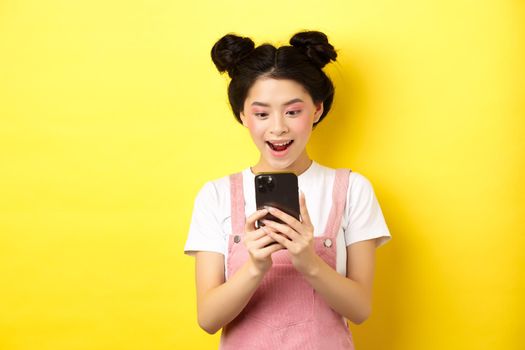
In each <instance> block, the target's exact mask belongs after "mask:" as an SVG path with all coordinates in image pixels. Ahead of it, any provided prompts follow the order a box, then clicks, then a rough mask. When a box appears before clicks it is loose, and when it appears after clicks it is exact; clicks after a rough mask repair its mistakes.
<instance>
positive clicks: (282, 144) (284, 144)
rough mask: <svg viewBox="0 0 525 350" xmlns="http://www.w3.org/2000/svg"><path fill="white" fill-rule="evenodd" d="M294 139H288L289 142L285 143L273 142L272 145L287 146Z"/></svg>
mask: <svg viewBox="0 0 525 350" xmlns="http://www.w3.org/2000/svg"><path fill="white" fill-rule="evenodd" d="M291 142H292V141H287V142H283V143H272V145H274V146H286V145H288V144H290V143H291Z"/></svg>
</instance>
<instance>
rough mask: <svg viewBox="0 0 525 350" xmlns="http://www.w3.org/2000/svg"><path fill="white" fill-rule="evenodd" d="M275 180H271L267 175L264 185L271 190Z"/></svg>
mask: <svg viewBox="0 0 525 350" xmlns="http://www.w3.org/2000/svg"><path fill="white" fill-rule="evenodd" d="M274 182H275V181H274V180H273V178H272V177H271V176H268V181H267V183H266V186H267V187H268V190H270V191H271V190H273V188H274V187H275V183H274Z"/></svg>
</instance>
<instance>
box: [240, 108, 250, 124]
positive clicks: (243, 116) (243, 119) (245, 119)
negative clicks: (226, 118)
mask: <svg viewBox="0 0 525 350" xmlns="http://www.w3.org/2000/svg"><path fill="white" fill-rule="evenodd" d="M239 116H240V117H241V121H242V125H244V126H245V127H248V120H247V118H246V116H245V115H244V112H242V111H241V112H240V113H239Z"/></svg>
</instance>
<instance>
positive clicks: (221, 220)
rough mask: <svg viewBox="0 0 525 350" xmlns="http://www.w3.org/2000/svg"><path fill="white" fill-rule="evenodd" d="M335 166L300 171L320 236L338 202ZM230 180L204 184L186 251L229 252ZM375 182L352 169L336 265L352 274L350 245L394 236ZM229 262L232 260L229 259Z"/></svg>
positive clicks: (251, 198) (247, 174)
mask: <svg viewBox="0 0 525 350" xmlns="http://www.w3.org/2000/svg"><path fill="white" fill-rule="evenodd" d="M242 176H243V191H244V201H245V208H244V209H245V215H246V217H248V216H250V215H252V214H253V213H254V212H255V211H256V206H255V186H254V178H255V175H254V174H253V173H252V171H251V169H250V168H246V169H244V170H243V171H242ZM334 179H335V169H331V168H328V167H325V166H322V165H320V164H318V163H317V162H315V161H314V162H312V164H311V165H310V167H309V168H308V169H307V170H306V171H305V172H303V173H302V174H301V175H299V176H298V183H299V189H300V190H302V191H303V192H304V194H305V198H306V207H307V209H308V213H309V214H310V219H311V221H312V224H313V225H314V236H321V235H323V234H324V232H322V231H323V230H324V229H325V228H326V223H327V221H328V215H329V214H330V210H331V208H332V188H333V184H334ZM230 211H231V206H230V180H229V177H228V176H225V177H222V178H220V179H217V180H214V181H209V182H207V183H205V184H204V186H203V187H202V188H201V190H200V191H199V193H198V194H197V197H196V199H195V204H194V208H193V214H192V219H191V224H190V231H189V234H188V239H187V241H186V245H185V247H184V252H185V253H186V254H190V255H192V254H193V253H194V252H196V251H211V252H217V253H221V254H223V255H224V259H225V262H226V259H227V258H228V236H229V235H230V234H231V233H232V227H231V213H230ZM391 238H392V237H391V235H390V232H389V230H388V227H387V225H386V223H385V219H384V217H383V213H382V212H381V208H380V206H379V203H378V201H377V198H376V196H375V193H374V190H373V187H372V184H371V183H370V181H368V179H367V178H365V177H364V176H363V175H361V174H359V173H356V172H353V171H352V172H351V173H350V178H349V183H348V192H347V195H346V206H345V211H344V214H343V219H342V220H341V227H340V229H339V232H338V234H337V255H336V256H337V258H336V270H337V272H339V273H340V274H342V275H346V247H347V246H349V245H350V244H352V243H356V242H359V241H363V240H368V239H376V247H379V246H381V245H383V244H385V243H386V242H388V241H389V240H390V239H391ZM225 266H226V263H225Z"/></svg>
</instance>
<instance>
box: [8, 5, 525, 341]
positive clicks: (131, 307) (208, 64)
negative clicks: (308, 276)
mask: <svg viewBox="0 0 525 350" xmlns="http://www.w3.org/2000/svg"><path fill="white" fill-rule="evenodd" d="M301 29H316V30H322V31H325V32H326V33H327V34H328V36H329V39H330V41H331V42H332V43H333V45H334V46H335V47H336V48H337V49H338V52H339V57H338V62H337V63H336V64H332V65H330V66H329V67H328V68H327V72H328V73H329V74H330V76H331V77H332V78H333V80H334V83H335V85H336V100H335V102H334V108H333V110H332V112H331V114H330V115H329V116H328V117H327V119H326V120H325V121H324V122H323V123H322V124H320V126H319V127H318V128H317V129H316V130H315V132H314V135H313V138H312V141H311V144H310V153H311V155H313V156H314V158H315V159H317V160H318V161H319V162H320V163H322V164H325V165H329V166H333V167H336V166H345V167H349V168H352V169H353V170H355V171H358V172H360V173H362V174H364V175H365V176H366V177H368V178H369V179H370V181H371V182H372V183H373V185H374V189H375V191H376V194H377V197H378V198H379V201H380V203H381V206H382V208H383V212H384V215H385V217H386V220H387V223H388V225H389V228H390V230H391V233H392V236H393V240H392V242H390V243H389V244H388V245H386V246H385V247H382V248H380V249H379V250H378V254H377V255H378V261H377V273H376V282H375V289H374V310H373V315H372V316H371V318H370V319H369V320H367V321H366V322H365V323H364V324H362V325H359V326H355V325H352V326H351V329H352V330H353V332H354V336H355V341H356V345H357V348H358V349H360V350H365V349H399V350H401V349H402V350H412V349H414V350H416V349H523V348H525V340H524V339H523V330H524V329H525V320H524V316H523V315H524V314H525V301H524V295H525V276H524V274H525V272H524V267H525V252H524V250H525V228H524V224H525V222H524V221H525V219H524V218H525V210H524V209H525V208H524V203H525V186H524V185H523V180H524V179H523V170H524V168H525V164H524V163H525V141H524V133H525V118H524V117H525V113H524V112H525V108H524V97H525V96H524V95H525V93H524V91H525V70H524V62H525V4H524V2H523V1H518V0H514V1H511V0H506V1H503V0H488V1H466V0H446V1H445V0H433V1H417V0H400V1H365V2H363V1H340V2H338V1H300V2H291V1H290V2H286V1H274V0H268V1H265V2H249V1H244V0H243V1H209V2H199V1H195V2H191V4H190V2H187V3H182V2H177V1H167V0H150V1H136V0H131V1H121V0H120V1H100V0H94V1H59V0H48V1H35V0H18V1H15V0H3V1H1V2H0V349H2V350H22V349H23V350H26V349H38V350H47V349H49V350H63V349H64V350H66V349H67V350H71V349H86V350H87V349H89V350H95V349H97V350H98V349H111V350H117V349H126V350H133V349H185V348H192V349H208V348H210V349H211V348H214V347H216V346H217V344H218V339H219V335H218V334H217V335H214V336H209V335H207V334H206V333H205V332H204V331H202V330H200V329H199V327H198V326H197V322H196V312H195V297H194V285H193V259H192V258H190V257H187V256H185V255H184V254H183V245H184V242H185V239H186V234H187V231H188V226H189V221H190V215H191V210H192V206H193V200H194V197H195V195H196V193H197V191H198V189H199V188H200V187H201V186H202V185H203V183H204V182H205V181H208V180H211V179H214V178H217V177H220V176H224V175H226V174H228V173H231V172H234V171H238V170H240V169H242V168H244V167H246V166H248V165H251V164H253V163H254V162H255V161H256V159H257V153H256V149H255V147H253V146H252V145H251V142H250V139H249V136H248V133H247V132H246V131H245V129H244V128H243V127H242V126H240V125H238V124H236V122H235V121H234V119H233V116H232V115H231V112H230V110H229V105H228V103H227V97H226V86H227V83H228V79H227V78H226V76H220V75H219V73H218V72H217V71H216V69H215V67H214V66H213V63H212V61H211V59H210V55H209V52H210V49H211V47H212V45H213V43H214V42H215V41H216V40H217V39H219V38H220V37H221V36H222V35H224V34H226V33H228V32H235V33H239V34H242V35H247V36H250V37H252V38H253V39H254V40H255V42H256V43H257V44H260V43H262V42H264V41H269V42H272V43H274V44H277V45H280V44H286V43H287V41H288V39H289V38H290V36H291V35H292V34H294V33H295V32H296V31H298V30H301Z"/></svg>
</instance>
